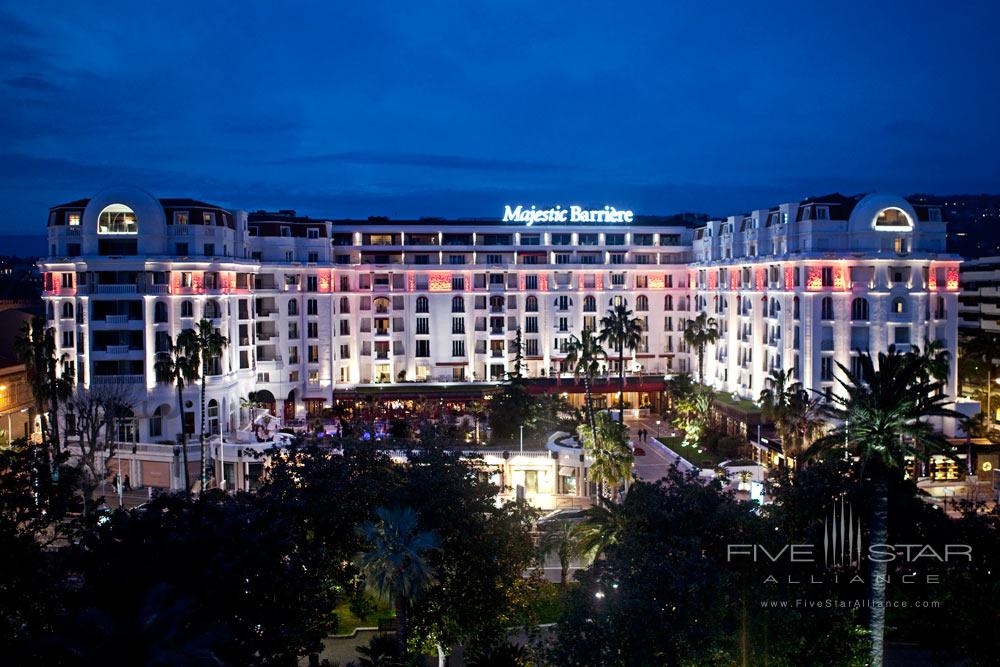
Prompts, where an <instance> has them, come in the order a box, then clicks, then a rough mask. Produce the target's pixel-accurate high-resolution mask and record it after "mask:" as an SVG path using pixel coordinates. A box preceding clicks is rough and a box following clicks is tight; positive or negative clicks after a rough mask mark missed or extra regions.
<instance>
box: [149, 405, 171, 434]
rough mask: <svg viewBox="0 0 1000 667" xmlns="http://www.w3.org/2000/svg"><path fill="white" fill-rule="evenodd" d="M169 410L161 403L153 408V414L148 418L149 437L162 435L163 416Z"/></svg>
mask: <svg viewBox="0 0 1000 667" xmlns="http://www.w3.org/2000/svg"><path fill="white" fill-rule="evenodd" d="M169 411H170V408H168V407H167V406H166V405H161V406H159V407H158V408H156V409H155V410H153V416H152V417H150V418H149V437H151V438H160V437H163V417H164V416H165V415H166V414H167V413H168V412H169Z"/></svg>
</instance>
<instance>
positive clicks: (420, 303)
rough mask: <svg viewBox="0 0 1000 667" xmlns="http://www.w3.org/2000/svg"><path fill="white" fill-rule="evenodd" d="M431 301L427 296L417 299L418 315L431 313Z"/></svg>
mask: <svg viewBox="0 0 1000 667" xmlns="http://www.w3.org/2000/svg"><path fill="white" fill-rule="evenodd" d="M430 310H431V309H430V301H429V300H428V299H427V297H426V296H418V297H417V312H418V313H429V312H430Z"/></svg>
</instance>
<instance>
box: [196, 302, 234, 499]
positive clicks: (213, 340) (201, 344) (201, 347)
mask: <svg viewBox="0 0 1000 667" xmlns="http://www.w3.org/2000/svg"><path fill="white" fill-rule="evenodd" d="M189 340H190V342H189V345H190V347H189V348H188V354H189V355H190V356H191V357H192V358H193V359H194V360H195V368H196V370H197V371H198V372H199V375H200V376H201V377H200V379H201V433H200V435H199V441H200V444H201V476H200V479H201V492H202V493H204V492H205V486H206V471H207V469H208V466H207V465H206V461H207V458H206V456H205V454H206V452H205V442H206V440H205V425H206V420H205V412H206V403H205V398H206V396H205V394H206V389H207V388H206V384H207V382H208V375H209V371H210V369H211V367H212V362H214V361H215V360H216V359H218V358H219V357H220V356H222V353H223V351H224V350H225V349H226V346H227V345H229V339H228V338H226V337H225V336H223V335H222V334H221V333H219V331H218V329H216V328H215V327H213V326H212V323H211V322H210V321H208V320H201V321H200V322H198V329H197V331H195V332H194V336H192V337H191V338H190V339H189Z"/></svg>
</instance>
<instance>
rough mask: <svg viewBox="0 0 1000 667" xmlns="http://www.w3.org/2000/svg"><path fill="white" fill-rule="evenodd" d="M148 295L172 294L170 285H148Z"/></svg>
mask: <svg viewBox="0 0 1000 667" xmlns="http://www.w3.org/2000/svg"><path fill="white" fill-rule="evenodd" d="M146 294H170V285H162V284H156V285H147V286H146Z"/></svg>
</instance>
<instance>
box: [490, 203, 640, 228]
mask: <svg viewBox="0 0 1000 667" xmlns="http://www.w3.org/2000/svg"><path fill="white" fill-rule="evenodd" d="M633 218H634V215H633V213H632V211H628V210H623V209H617V208H615V207H614V206H605V207H604V208H598V209H586V208H583V207H582V206H570V207H569V208H563V207H562V206H558V205H557V206H556V207H555V208H537V207H535V206H531V207H529V208H525V207H524V206H522V205H520V204H518V205H517V206H513V207H512V206H510V205H506V206H504V207H503V221H504V222H523V223H525V224H527V225H532V224H534V223H536V222H566V223H574V222H626V223H629V222H632V219H633Z"/></svg>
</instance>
